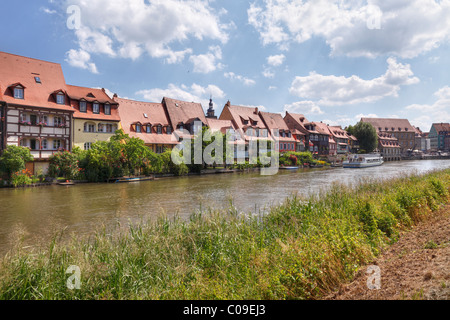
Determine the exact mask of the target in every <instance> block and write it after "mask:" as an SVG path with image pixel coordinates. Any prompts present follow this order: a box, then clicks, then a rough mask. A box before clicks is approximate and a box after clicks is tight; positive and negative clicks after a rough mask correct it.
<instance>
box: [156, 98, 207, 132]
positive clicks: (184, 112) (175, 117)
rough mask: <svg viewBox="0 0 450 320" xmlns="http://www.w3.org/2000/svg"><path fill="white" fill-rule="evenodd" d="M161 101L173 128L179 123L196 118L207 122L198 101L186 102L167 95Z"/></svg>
mask: <svg viewBox="0 0 450 320" xmlns="http://www.w3.org/2000/svg"><path fill="white" fill-rule="evenodd" d="M162 103H163V104H164V105H165V106H166V108H167V113H168V115H169V120H170V122H171V123H172V126H173V127H174V128H176V127H177V126H178V125H179V124H181V123H184V124H186V123H189V122H190V121H191V122H192V121H193V120H194V119H197V118H198V119H199V120H200V121H201V122H203V123H204V124H207V121H206V117H205V111H204V110H203V107H202V105H201V104H200V103H195V102H186V101H181V100H175V99H170V98H167V97H164V98H163V101H162Z"/></svg>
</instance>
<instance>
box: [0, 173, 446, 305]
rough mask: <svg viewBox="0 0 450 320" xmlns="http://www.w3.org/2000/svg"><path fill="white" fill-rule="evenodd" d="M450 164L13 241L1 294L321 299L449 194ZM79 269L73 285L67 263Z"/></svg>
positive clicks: (2, 268)
mask: <svg viewBox="0 0 450 320" xmlns="http://www.w3.org/2000/svg"><path fill="white" fill-rule="evenodd" d="M449 187H450V170H448V169H447V170H443V171H436V172H432V173H428V174H425V175H412V176H403V177H401V178H396V179H392V180H383V181H381V180H380V181H374V180H371V181H367V182H366V183H363V184H361V185H354V186H343V185H337V184H335V185H333V187H332V188H331V190H330V191H328V192H326V193H320V194H316V195H315V196H312V197H311V198H309V199H302V198H299V197H291V198H289V199H288V200H287V201H286V202H285V203H284V204H283V205H280V206H275V207H272V208H271V210H270V212H269V213H267V214H265V215H253V216H249V215H247V216H244V215H240V214H238V211H237V210H236V209H235V208H234V207H233V206H232V205H230V207H229V208H228V209H224V210H219V211H209V212H197V213H196V214H194V215H192V216H191V217H190V219H189V220H188V221H186V220H184V219H179V218H173V219H168V218H164V217H161V218H160V219H158V221H151V222H143V223H140V224H136V225H134V226H131V227H129V228H117V229H116V230H110V229H106V228H105V229H104V230H101V231H99V232H98V233H97V234H96V235H95V236H91V237H89V238H78V239H77V238H73V239H72V240H71V241H69V242H62V241H61V240H60V238H61V237H60V236H55V237H54V238H53V241H51V243H37V244H35V245H34V246H32V247H26V248H23V245H21V242H20V235H19V236H18V238H17V239H16V241H15V243H16V248H15V249H14V250H12V251H11V253H10V254H8V255H7V256H6V257H5V258H4V259H3V260H2V262H1V265H0V298H2V299H201V300H203V299H277V300H279V299H321V298H324V297H326V295H327V294H329V292H332V291H334V290H336V289H337V288H338V287H339V286H340V285H341V284H343V283H347V282H348V281H350V280H351V279H353V277H354V276H355V274H357V272H358V271H359V270H360V268H361V267H362V266H365V265H367V264H368V263H370V262H371V261H373V260H374V259H375V257H377V256H378V255H379V253H380V252H382V250H383V249H385V248H386V247H388V246H389V245H391V244H393V243H395V242H396V241H397V240H398V239H399V237H400V234H401V233H402V232H403V231H405V230H408V229H410V228H411V227H412V226H414V225H416V224H417V223H419V222H420V221H426V220H428V219H429V218H431V217H433V216H435V215H436V212H438V209H439V207H440V206H441V205H442V204H444V203H447V202H448V200H449ZM72 265H75V266H78V267H79V270H80V272H81V274H80V276H81V286H80V289H79V290H69V289H67V287H66V280H67V278H68V277H69V276H70V275H67V274H66V270H67V268H68V267H69V266H72Z"/></svg>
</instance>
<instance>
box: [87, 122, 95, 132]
mask: <svg viewBox="0 0 450 320" xmlns="http://www.w3.org/2000/svg"><path fill="white" fill-rule="evenodd" d="M84 132H95V124H93V123H88V122H85V123H84Z"/></svg>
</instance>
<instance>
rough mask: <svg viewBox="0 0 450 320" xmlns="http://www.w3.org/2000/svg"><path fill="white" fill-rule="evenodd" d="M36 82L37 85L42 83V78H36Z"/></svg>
mask: <svg viewBox="0 0 450 320" xmlns="http://www.w3.org/2000/svg"><path fill="white" fill-rule="evenodd" d="M34 81H36V83H42V81H41V78H39V77H34Z"/></svg>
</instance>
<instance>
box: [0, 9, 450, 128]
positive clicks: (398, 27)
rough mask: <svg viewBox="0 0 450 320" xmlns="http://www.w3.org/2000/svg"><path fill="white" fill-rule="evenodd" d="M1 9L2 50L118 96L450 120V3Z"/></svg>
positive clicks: (312, 113)
mask: <svg viewBox="0 0 450 320" xmlns="http://www.w3.org/2000/svg"><path fill="white" fill-rule="evenodd" d="M68 9H69V10H68ZM68 11H69V12H68ZM2 13H3V15H2V19H1V21H0V26H1V29H0V30H1V31H0V32H1V33H2V41H1V43H0V50H1V51H5V52H9V53H14V54H18V55H24V56H28V57H33V58H37V59H42V60H47V61H52V62H58V63H61V65H62V67H63V70H64V74H65V77H66V82H67V83H69V84H73V85H81V86H91V87H104V88H107V89H108V90H110V91H111V92H114V93H117V94H118V95H119V96H120V97H125V98H130V99H136V100H142V101H151V102H160V101H161V99H162V97H163V96H168V97H171V98H176V99H182V100H186V101H196V102H201V103H202V104H203V107H204V108H205V109H206V108H207V105H208V100H209V97H210V96H211V95H212V97H213V100H214V103H215V107H216V113H217V114H218V115H220V112H221V111H222V108H223V106H224V104H225V103H226V102H227V100H230V101H231V103H232V104H235V105H247V106H260V108H261V109H264V110H266V111H269V112H280V113H284V112H285V111H291V112H298V113H303V114H305V115H306V116H307V118H308V119H309V120H311V121H324V122H326V123H328V124H331V125H342V126H346V125H349V124H355V123H356V122H357V121H358V120H359V119H360V118H361V116H378V117H400V118H408V119H409V120H410V122H411V123H412V124H413V125H415V126H419V127H421V129H422V130H424V131H428V130H429V128H430V127H431V124H432V123H433V122H448V121H450V87H449V86H450V75H449V74H450V73H449V70H450V54H449V49H450V0H441V1H435V0H392V1H381V0H372V1H370V0H368V1H362V0H336V1H332V0H314V1H306V0H303V1H302V0H297V1H293V0H291V1H288V0H270V1H269V0H254V1H248V2H247V1H242V0H227V1H220V0H216V1H205V0H185V1H181V0H146V1H144V0H133V1H125V0H89V1H86V0H61V1H57V0H53V1H48V0H41V1H38V0H35V1H25V0H16V1H9V2H7V3H5V4H2ZM78 22H79V23H78Z"/></svg>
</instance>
